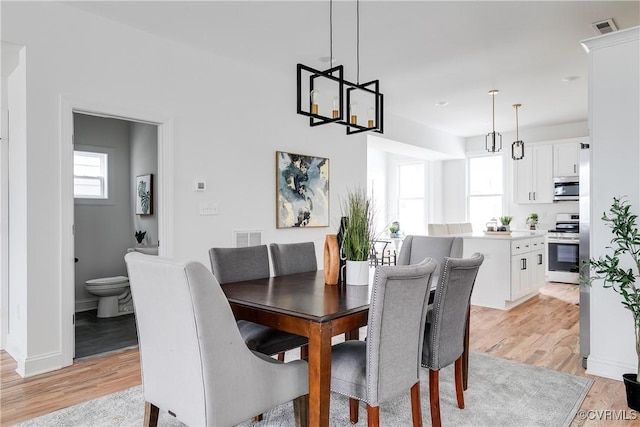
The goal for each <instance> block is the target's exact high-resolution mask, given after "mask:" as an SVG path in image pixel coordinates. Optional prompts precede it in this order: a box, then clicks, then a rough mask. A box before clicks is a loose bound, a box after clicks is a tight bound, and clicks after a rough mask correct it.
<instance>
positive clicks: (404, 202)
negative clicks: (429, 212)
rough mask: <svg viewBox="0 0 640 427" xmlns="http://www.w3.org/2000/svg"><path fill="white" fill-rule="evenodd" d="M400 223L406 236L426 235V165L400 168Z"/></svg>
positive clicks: (406, 165) (410, 165) (419, 164)
mask: <svg viewBox="0 0 640 427" xmlns="http://www.w3.org/2000/svg"><path fill="white" fill-rule="evenodd" d="M398 221H399V222H400V228H401V229H402V231H403V232H404V233H405V234H424V233H425V230H426V227H425V182H424V163H413V164H405V165H399V166H398Z"/></svg>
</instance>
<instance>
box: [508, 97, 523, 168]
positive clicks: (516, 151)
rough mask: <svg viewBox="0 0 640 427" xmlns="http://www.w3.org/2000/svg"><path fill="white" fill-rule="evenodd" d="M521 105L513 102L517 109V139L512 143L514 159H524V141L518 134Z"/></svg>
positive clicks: (512, 156)
mask: <svg viewBox="0 0 640 427" xmlns="http://www.w3.org/2000/svg"><path fill="white" fill-rule="evenodd" d="M520 107H522V104H513V108H515V109H516V140H515V141H514V142H513V144H511V158H512V159H513V160H522V159H523V158H524V142H523V141H521V140H520V138H519V136H518V108H520Z"/></svg>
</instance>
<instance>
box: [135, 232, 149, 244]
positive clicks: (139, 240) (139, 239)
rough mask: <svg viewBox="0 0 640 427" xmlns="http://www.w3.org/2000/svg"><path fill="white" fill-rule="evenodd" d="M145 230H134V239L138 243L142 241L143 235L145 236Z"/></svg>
mask: <svg viewBox="0 0 640 427" xmlns="http://www.w3.org/2000/svg"><path fill="white" fill-rule="evenodd" d="M146 234H147V232H146V231H142V230H140V231H136V234H135V236H136V240H137V241H138V244H142V241H143V240H144V236H146Z"/></svg>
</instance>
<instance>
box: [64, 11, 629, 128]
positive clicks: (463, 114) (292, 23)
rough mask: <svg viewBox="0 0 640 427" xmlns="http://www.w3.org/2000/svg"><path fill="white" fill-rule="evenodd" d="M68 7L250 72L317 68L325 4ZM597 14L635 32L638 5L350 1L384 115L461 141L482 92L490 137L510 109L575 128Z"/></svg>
mask: <svg viewBox="0 0 640 427" xmlns="http://www.w3.org/2000/svg"><path fill="white" fill-rule="evenodd" d="M68 4H69V5H71V6H73V7H77V8H80V9H83V10H85V11H88V12H91V13H95V14H98V15H102V16H104V17H106V18H108V19H113V20H116V21H118V22H120V23H122V24H126V25H131V26H133V27H137V28H139V29H142V30H143V31H146V32H149V33H153V34H157V35H160V36H162V37H166V38H169V39H172V40H175V41H177V42H181V43H187V44H189V45H192V46H194V47H196V48H199V49H204V50H206V51H211V52H214V53H215V54H216V55H219V56H223V57H227V58H231V59H235V60H239V61H243V62H247V63H249V64H250V66H251V67H256V68H258V69H259V68H263V69H265V68H266V69H270V70H272V71H275V72H282V73H291V74H292V75H295V71H294V70H295V65H296V64H297V63H298V62H300V63H303V64H305V65H307V66H310V67H313V68H316V69H326V68H329V67H328V61H327V60H326V58H327V57H329V52H330V43H329V41H330V38H329V34H330V31H329V4H330V2H329V1H328V0H325V1H321V2H317V1H283V2H274V1H254V2H248V1H226V2H223V1H195V2H189V1H140V2H132V1H126V2H125V1H106V2H100V1H86V2H83V1H76V2H69V3H68ZM608 18H613V20H614V22H615V24H616V25H617V27H618V29H620V30H622V29H626V28H630V27H633V26H637V25H640V1H637V0H636V1H535V2H531V1H497V2H493V1H406V2H405V1H374V0H361V2H360V81H361V82H366V81H370V80H374V79H379V80H380V87H381V91H382V92H383V93H384V95H385V113H387V114H395V115H398V116H402V117H406V118H408V119H410V120H413V121H416V122H420V123H422V124H424V125H427V126H430V127H432V128H436V129H439V130H443V131H445V132H448V133H451V134H453V135H458V136H463V137H468V136H475V135H482V134H486V133H487V132H490V131H491V126H492V125H491V120H492V116H491V114H492V113H491V97H490V96H489V95H488V92H489V90H492V89H498V90H499V91H500V92H499V94H498V95H497V96H496V99H495V102H496V106H495V112H496V119H495V126H496V131H498V132H507V131H513V130H514V129H515V110H514V108H513V104H516V103H519V104H522V107H521V108H520V110H519V124H520V129H521V130H522V129H526V128H527V127H540V126H553V125H560V124H565V123H573V122H579V121H586V120H587V101H588V100H587V97H588V95H587V81H588V78H587V65H588V64H587V55H586V53H585V51H584V49H583V48H582V46H581V45H580V41H581V40H584V39H587V38H591V37H594V36H596V35H597V34H596V33H595V31H594V30H593V29H592V27H591V23H593V22H597V21H602V20H605V19H608ZM356 22H357V19H356V2H355V0H335V1H334V2H333V22H332V23H333V56H334V57H335V58H336V63H338V64H343V65H344V66H345V73H346V75H345V78H346V79H347V80H350V81H356V44H357V43H356V36H357V32H356ZM322 57H325V60H324V61H322V60H321V58H322ZM291 84H292V85H294V84H295V82H294V81H292V82H291ZM293 102H294V101H293V100H292V103H293ZM439 103H447V105H446V106H438V105H437V104H439Z"/></svg>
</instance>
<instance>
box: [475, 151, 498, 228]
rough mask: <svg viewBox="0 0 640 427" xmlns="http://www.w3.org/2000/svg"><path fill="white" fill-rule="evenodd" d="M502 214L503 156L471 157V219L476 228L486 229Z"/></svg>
mask: <svg viewBox="0 0 640 427" xmlns="http://www.w3.org/2000/svg"><path fill="white" fill-rule="evenodd" d="M501 215H502V156H501V155H499V156H484V157H471V158H470V159H469V220H470V221H471V223H472V224H473V229H474V230H484V229H485V225H486V223H487V222H488V221H489V220H490V219H491V218H493V217H495V218H496V219H497V218H499V217H500V216H501Z"/></svg>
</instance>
